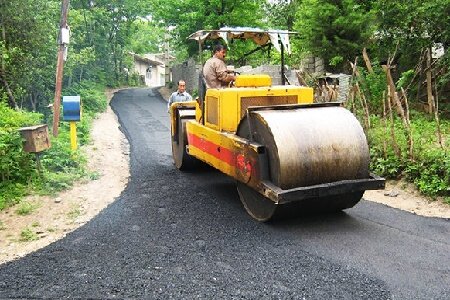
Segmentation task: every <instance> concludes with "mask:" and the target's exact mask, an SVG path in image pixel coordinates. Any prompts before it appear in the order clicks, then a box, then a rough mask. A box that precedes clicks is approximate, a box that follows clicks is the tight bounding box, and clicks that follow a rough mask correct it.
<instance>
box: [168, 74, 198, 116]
mask: <svg viewBox="0 0 450 300" xmlns="http://www.w3.org/2000/svg"><path fill="white" fill-rule="evenodd" d="M187 101H192V96H191V95H189V93H188V92H186V82H185V81H184V80H179V81H178V90H177V91H176V92H173V93H172V95H170V98H169V102H168V103H167V111H170V105H172V103H174V102H187Z"/></svg>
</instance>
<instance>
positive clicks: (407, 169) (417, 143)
mask: <svg viewBox="0 0 450 300" xmlns="http://www.w3.org/2000/svg"><path fill="white" fill-rule="evenodd" d="M371 121H372V124H373V126H372V128H371V129H370V130H369V132H368V140H369V144H370V153H371V170H372V171H374V172H375V173H377V174H380V175H382V176H385V177H386V178H390V179H398V178H400V177H403V176H404V177H405V178H406V179H407V180H408V181H410V182H413V183H414V184H415V185H416V186H417V188H418V189H419V190H420V191H421V192H422V193H423V194H424V195H427V196H431V197H436V196H439V195H444V194H445V193H447V191H448V190H450V156H449V148H450V147H449V144H448V143H449V142H448V141H450V138H449V135H450V131H449V129H450V122H449V121H448V120H441V129H442V130H443V132H442V134H443V135H444V140H447V144H445V145H443V147H441V146H440V145H439V144H438V143H437V141H436V123H435V121H434V119H433V118H432V117H430V116H428V115H424V114H421V113H418V112H415V111H412V112H411V129H412V135H413V145H414V147H413V153H414V157H413V159H411V158H410V157H409V156H408V152H407V148H408V146H407V138H406V134H405V130H404V129H403V126H402V123H401V121H400V119H399V118H397V117H396V118H395V125H394V131H395V137H396V141H397V144H398V147H399V149H400V156H398V155H396V154H395V152H394V148H393V146H392V141H391V138H390V128H388V129H386V128H384V127H383V125H382V122H381V119H380V118H379V117H374V116H372V118H371ZM384 143H385V144H386V151H385V150H384V146H383V144H384Z"/></svg>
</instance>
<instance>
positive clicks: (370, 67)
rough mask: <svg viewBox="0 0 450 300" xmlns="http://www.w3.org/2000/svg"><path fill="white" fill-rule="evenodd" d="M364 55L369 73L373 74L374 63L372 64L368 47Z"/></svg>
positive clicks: (364, 50)
mask: <svg viewBox="0 0 450 300" xmlns="http://www.w3.org/2000/svg"><path fill="white" fill-rule="evenodd" d="M362 54H363V59H364V62H365V63H366V67H367V71H369V73H370V74H373V73H374V72H373V68H372V63H371V62H370V59H369V55H367V50H366V47H364V49H363V53H362Z"/></svg>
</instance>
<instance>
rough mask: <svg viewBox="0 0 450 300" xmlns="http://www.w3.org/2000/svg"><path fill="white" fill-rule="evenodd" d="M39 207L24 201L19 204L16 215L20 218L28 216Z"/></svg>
mask: <svg viewBox="0 0 450 300" xmlns="http://www.w3.org/2000/svg"><path fill="white" fill-rule="evenodd" d="M38 207H39V204H36V203H31V202H28V201H22V202H20V203H19V205H18V207H17V209H16V213H17V214H18V215H20V216H26V215H29V214H31V213H32V212H33V211H35V210H36V209H37V208H38Z"/></svg>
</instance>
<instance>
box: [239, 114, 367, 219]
mask: <svg viewBox="0 0 450 300" xmlns="http://www.w3.org/2000/svg"><path fill="white" fill-rule="evenodd" d="M249 116H250V122H249V120H248V119H247V117H246V118H244V119H243V120H242V122H241V123H240V125H239V128H238V132H237V134H238V135H239V136H241V137H245V138H247V139H250V140H253V141H255V142H257V143H260V144H262V145H264V146H265V148H266V151H267V154H268V160H269V162H268V164H269V172H270V180H271V182H272V183H273V184H274V185H276V186H278V187H280V188H281V189H283V190H287V189H292V188H296V187H305V186H311V185H317V184H324V183H331V182H335V181H340V180H354V179H364V178H368V177H369V148H368V145H367V141H366V136H365V134H364V131H363V129H362V128H361V125H360V124H359V122H358V120H357V119H356V118H355V117H354V116H353V114H352V113H351V112H349V111H348V110H346V109H345V108H342V107H305V108H296V109H286V110H256V111H252V112H251V113H250V114H249ZM250 128H251V130H250ZM250 131H251V132H252V134H251V135H250ZM238 192H239V195H240V199H241V201H242V202H243V204H244V207H245V208H246V210H247V212H248V213H249V214H250V215H252V216H253V217H254V218H255V219H257V220H260V221H267V220H269V219H271V218H272V217H274V216H275V215H276V214H278V213H280V215H282V216H287V215H298V214H303V213H310V212H325V211H338V210H342V209H345V208H350V207H352V206H354V205H355V204H356V203H357V202H358V201H359V200H360V199H361V197H362V195H363V193H364V191H356V192H351V193H346V194H341V195H333V196H327V197H322V198H310V199H306V200H301V201H298V202H292V203H288V204H283V205H278V204H277V203H275V202H274V201H272V200H270V199H268V198H266V197H264V196H263V195H261V194H260V193H258V192H257V191H255V190H253V189H252V188H250V187H249V186H247V185H245V184H243V183H240V182H238Z"/></svg>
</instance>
